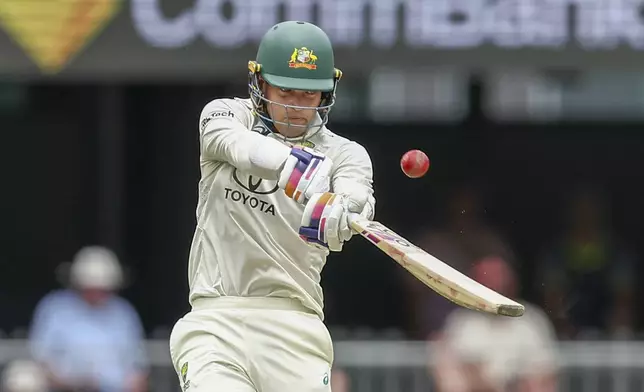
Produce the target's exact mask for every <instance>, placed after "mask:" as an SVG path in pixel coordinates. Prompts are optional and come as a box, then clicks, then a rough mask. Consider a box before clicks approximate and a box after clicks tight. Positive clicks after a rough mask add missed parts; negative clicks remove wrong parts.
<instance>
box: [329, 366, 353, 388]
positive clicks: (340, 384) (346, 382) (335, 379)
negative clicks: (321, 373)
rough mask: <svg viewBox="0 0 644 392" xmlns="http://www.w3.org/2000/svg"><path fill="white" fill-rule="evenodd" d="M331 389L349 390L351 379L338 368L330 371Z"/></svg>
mask: <svg viewBox="0 0 644 392" xmlns="http://www.w3.org/2000/svg"><path fill="white" fill-rule="evenodd" d="M331 390H332V391H333V392H350V391H351V379H350V378H349V375H348V374H347V372H345V371H344V370H342V369H340V368H334V369H333V370H332V371H331Z"/></svg>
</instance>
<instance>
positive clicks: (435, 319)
mask: <svg viewBox="0 0 644 392" xmlns="http://www.w3.org/2000/svg"><path fill="white" fill-rule="evenodd" d="M445 205H446V206H447V208H446V213H447V216H446V219H445V224H443V225H442V227H438V228H435V229H428V230H427V231H426V232H424V233H422V234H421V236H420V237H419V239H418V240H416V241H415V243H416V244H417V245H418V246H419V247H421V248H422V249H424V250H426V251H427V252H429V253H431V254H432V255H434V256H435V257H437V258H439V259H440V260H442V261H444V262H446V263H448V264H449V265H450V266H452V267H453V268H456V269H457V270H459V271H461V272H467V271H468V270H469V269H470V268H471V267H472V265H473V264H474V263H475V262H476V261H477V260H480V259H482V258H483V257H486V256H491V255H499V256H501V257H503V258H505V259H506V260H513V259H514V255H513V253H512V251H511V249H510V248H509V247H508V246H507V245H506V243H505V242H504V240H503V239H502V238H501V236H500V234H499V233H497V232H496V231H495V230H494V229H493V228H492V227H490V226H489V225H488V224H487V222H485V219H484V215H485V210H484V208H483V206H482V205H481V200H480V194H479V190H478V189H476V188H475V187H474V186H472V185H465V186H461V187H458V188H457V189H456V191H455V192H454V193H453V194H452V195H451V197H450V198H449V200H448V201H446V202H445ZM403 279H404V281H405V284H404V287H405V289H406V290H407V293H408V301H407V303H409V304H410V306H411V307H412V308H411V309H410V310H409V311H408V314H409V315H410V317H412V318H413V319H412V320H410V326H409V328H408V329H409V336H410V338H412V339H418V340H425V339H427V338H428V337H430V336H431V335H432V334H433V333H435V332H437V331H439V330H440V329H441V328H442V326H443V322H444V321H445V318H446V317H447V314H449V313H450V312H451V311H452V310H454V309H456V305H454V304H452V303H451V302H449V301H447V300H446V299H444V298H443V297H441V296H440V295H438V294H436V293H434V292H433V291H432V290H430V289H428V288H427V287H426V286H425V285H424V284H422V283H421V282H419V281H418V280H417V279H416V278H414V277H413V276H411V275H410V274H408V273H407V272H406V271H405V272H403Z"/></svg>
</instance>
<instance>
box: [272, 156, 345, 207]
mask: <svg viewBox="0 0 644 392" xmlns="http://www.w3.org/2000/svg"><path fill="white" fill-rule="evenodd" d="M332 166H333V162H332V161H331V159H329V158H327V157H326V156H324V155H323V154H320V153H318V152H316V151H314V150H312V149H310V148H308V147H293V148H292V149H291V154H290V155H289V156H288V158H287V159H286V163H285V164H284V168H283V169H282V171H281V172H280V176H279V180H278V183H277V184H278V186H279V187H280V188H281V189H283V190H284V192H285V193H286V196H288V197H290V198H291V199H293V200H295V201H297V202H298V203H300V204H305V203H306V202H307V201H308V200H310V199H311V197H312V196H313V195H314V194H316V193H324V192H328V191H329V189H330V176H331V168H332Z"/></svg>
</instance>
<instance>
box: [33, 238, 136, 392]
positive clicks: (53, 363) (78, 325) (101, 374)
mask: <svg viewBox="0 0 644 392" xmlns="http://www.w3.org/2000/svg"><path fill="white" fill-rule="evenodd" d="M70 282H71V286H72V287H71V288H70V289H67V290H60V291H55V292H53V293H50V294H48V295H47V296H45V297H44V298H43V299H42V300H41V301H40V303H39V304H38V306H37V308H36V311H35V314H34V318H33V322H32V327H31V331H30V344H31V348H32V351H33V355H34V357H35V358H36V359H37V360H38V361H40V362H41V363H42V364H43V365H44V367H45V368H46V369H47V370H48V372H49V378H50V383H51V385H52V386H53V388H54V389H55V390H56V391H93V392H108V391H109V392H126V391H127V392H141V391H144V390H146V389H147V385H146V378H147V377H146V367H147V365H146V358H145V354H144V351H143V348H144V347H143V343H144V341H143V339H144V334H143V328H142V326H141V322H140V320H139V316H138V314H137V312H136V311H135V310H134V308H133V307H132V306H131V305H130V304H129V303H128V302H127V301H126V300H125V299H123V298H121V297H119V296H118V295H117V294H116V293H115V291H116V290H117V289H118V288H119V287H120V286H121V284H122V282H123V271H122V269H121V267H120V265H119V262H118V260H117V258H116V256H115V255H114V253H113V252H111V251H110V250H108V249H105V248H102V247H86V248H83V249H81V250H80V251H79V252H78V253H77V254H76V256H75V258H74V261H73V263H72V265H71V270H70Z"/></svg>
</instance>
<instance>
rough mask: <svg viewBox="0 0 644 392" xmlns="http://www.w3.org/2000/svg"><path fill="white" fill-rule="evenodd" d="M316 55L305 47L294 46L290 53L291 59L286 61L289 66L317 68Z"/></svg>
mask: <svg viewBox="0 0 644 392" xmlns="http://www.w3.org/2000/svg"><path fill="white" fill-rule="evenodd" d="M317 59H318V56H316V55H315V54H313V51H312V50H310V49H309V48H307V47H301V48H299V49H298V48H295V49H293V53H292V54H291V59H290V60H289V62H288V66H289V68H306V69H311V70H313V69H317V67H318V66H317V65H315V62H316V61H317Z"/></svg>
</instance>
